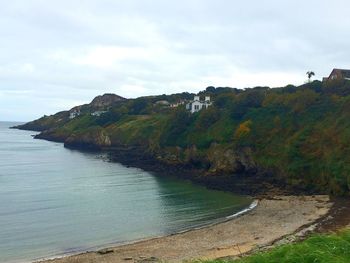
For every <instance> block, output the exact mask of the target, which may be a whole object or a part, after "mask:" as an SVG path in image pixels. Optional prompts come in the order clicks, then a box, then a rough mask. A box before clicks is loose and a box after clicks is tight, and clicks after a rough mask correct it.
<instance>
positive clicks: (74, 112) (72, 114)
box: [69, 109, 80, 119]
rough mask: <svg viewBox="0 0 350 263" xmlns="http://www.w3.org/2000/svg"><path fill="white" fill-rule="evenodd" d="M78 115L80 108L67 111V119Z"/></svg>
mask: <svg viewBox="0 0 350 263" xmlns="http://www.w3.org/2000/svg"><path fill="white" fill-rule="evenodd" d="M79 115H80V110H78V109H74V110H73V111H71V112H70V113H69V119H74V118H75V117H78V116H79Z"/></svg>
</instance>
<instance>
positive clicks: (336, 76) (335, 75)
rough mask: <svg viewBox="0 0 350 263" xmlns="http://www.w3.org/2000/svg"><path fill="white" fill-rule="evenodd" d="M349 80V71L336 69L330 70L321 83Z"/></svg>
mask: <svg viewBox="0 0 350 263" xmlns="http://www.w3.org/2000/svg"><path fill="white" fill-rule="evenodd" d="M342 79H343V80H344V79H345V80H350V70H349V69H338V68H335V69H333V70H332V72H331V74H330V75H329V77H328V78H323V81H328V80H342Z"/></svg>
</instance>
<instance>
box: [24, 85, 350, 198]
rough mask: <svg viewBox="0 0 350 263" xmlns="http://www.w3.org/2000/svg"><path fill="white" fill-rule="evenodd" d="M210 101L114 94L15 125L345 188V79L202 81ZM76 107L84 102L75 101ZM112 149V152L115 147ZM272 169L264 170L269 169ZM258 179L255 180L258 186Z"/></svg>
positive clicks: (224, 170)
mask: <svg viewBox="0 0 350 263" xmlns="http://www.w3.org/2000/svg"><path fill="white" fill-rule="evenodd" d="M201 95H202V96H204V95H210V96H211V97H212V99H213V101H214V103H213V106H211V107H210V108H208V109H207V110H202V111H200V112H199V113H195V114H190V113H189V112H188V111H186V110H185V107H184V106H183V105H182V106H179V107H177V108H170V107H166V106H164V105H163V104H160V103H156V102H157V101H161V100H167V101H168V102H170V103H176V102H179V101H186V100H189V99H191V98H192V96H193V94H189V93H181V94H174V95H170V96H166V95H162V96H153V97H141V98H138V99H135V100H121V101H119V102H118V103H115V104H113V105H110V106H109V107H108V109H106V111H107V112H105V113H103V114H101V115H100V116H92V115H91V110H90V111H89V110H85V111H83V110H81V112H82V114H81V115H79V116H77V117H75V118H73V119H69V116H68V115H69V111H67V112H60V113H57V114H55V115H53V116H45V117H43V118H41V119H39V120H36V121H34V122H31V123H28V124H25V125H23V126H20V127H18V128H22V129H34V130H39V131H42V133H41V134H40V135H38V136H37V137H38V138H44V139H49V140H56V141H61V142H65V145H66V146H69V147H79V148H81V147H85V148H112V147H114V148H115V147H119V148H120V147H121V146H124V147H137V149H138V150H137V151H139V152H142V153H147V155H149V156H152V157H154V158H155V159H157V160H158V161H160V162H163V163H167V164H172V165H178V164H181V165H187V166H191V167H195V168H196V169H201V170H202V171H204V174H205V178H206V179H205V180H207V178H209V177H210V176H212V177H210V178H214V177H213V176H214V175H225V176H226V178H227V177H234V176H236V177H237V178H238V177H239V176H237V175H240V177H239V178H241V177H242V176H243V177H244V176H246V177H247V178H248V177H249V176H248V175H253V177H250V178H251V179H252V180H251V181H254V175H259V180H257V182H258V183H259V184H264V180H265V178H264V176H265V177H266V181H267V180H268V181H269V182H270V183H274V182H275V183H278V184H279V185H280V186H281V184H286V185H287V186H288V187H291V188H295V189H304V190H306V191H310V192H312V191H321V192H328V193H332V194H335V195H346V194H348V193H349V188H350V84H349V82H339V81H338V82H332V83H327V84H325V83H321V82H318V81H314V82H312V83H309V84H305V85H302V86H300V87H295V86H291V85H289V86H286V87H284V88H274V89H270V88H268V87H256V88H252V89H246V90H244V91H243V90H237V89H231V88H214V87H208V88H207V89H206V90H205V91H203V92H201ZM82 109H84V108H82ZM117 155H118V154H117ZM271 176H272V177H271ZM261 187H263V186H261Z"/></svg>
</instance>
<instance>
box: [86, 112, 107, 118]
mask: <svg viewBox="0 0 350 263" xmlns="http://www.w3.org/2000/svg"><path fill="white" fill-rule="evenodd" d="M106 112H107V111H102V110H99V111H94V112H91V113H90V114H91V116H97V117H100V116H101V115H102V114H103V113H106Z"/></svg>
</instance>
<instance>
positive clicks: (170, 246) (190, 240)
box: [35, 195, 333, 263]
mask: <svg viewBox="0 0 350 263" xmlns="http://www.w3.org/2000/svg"><path fill="white" fill-rule="evenodd" d="M332 205H333V203H332V202H331V201H330V199H329V197H328V196H325V195H318V196H276V197H275V198H271V199H262V200H260V201H259V205H257V206H256V207H255V208H253V209H251V210H249V212H248V213H247V212H246V213H244V214H241V215H238V216H237V217H234V218H227V217H226V219H227V220H226V221H223V222H218V223H214V224H211V225H207V226H203V227H200V228H198V229H196V228H194V229H189V230H187V231H183V232H180V233H176V234H171V235H167V236H162V237H154V238H150V239H145V240H137V241H134V242H133V243H128V244H119V245H116V246H115V245H111V246H110V247H108V248H104V249H100V250H97V251H88V252H84V253H80V254H76V255H64V256H62V257H59V258H54V259H53V258H51V259H42V260H39V261H35V262H41V263H49V262H50V263H73V262H74V263H77V262H106V263H112V262H152V261H153V262H154V261H167V262H181V261H184V260H195V259H215V258H221V257H232V256H239V255H243V254H246V253H249V252H251V251H253V250H254V249H257V248H259V247H264V246H268V245H270V244H272V243H274V242H275V241H277V240H280V239H282V238H283V237H285V236H287V235H290V234H293V233H295V232H297V231H300V229H303V228H305V227H307V226H310V225H312V224H315V223H316V222H317V221H318V220H320V219H321V218H324V217H325V216H326V215H327V214H328V212H329V211H330V209H331V206H332ZM238 213H240V212H238Z"/></svg>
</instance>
